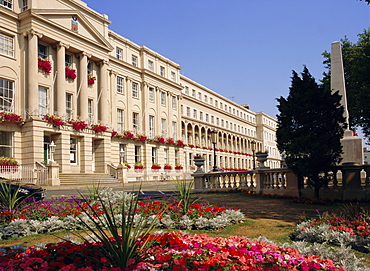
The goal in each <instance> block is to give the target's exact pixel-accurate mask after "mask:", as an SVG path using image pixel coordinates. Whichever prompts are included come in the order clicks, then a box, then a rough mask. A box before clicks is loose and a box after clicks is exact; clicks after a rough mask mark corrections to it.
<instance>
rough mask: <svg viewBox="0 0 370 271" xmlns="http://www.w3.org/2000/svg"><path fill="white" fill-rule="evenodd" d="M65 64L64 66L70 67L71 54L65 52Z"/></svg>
mask: <svg viewBox="0 0 370 271" xmlns="http://www.w3.org/2000/svg"><path fill="white" fill-rule="evenodd" d="M65 65H66V67H72V56H71V55H68V54H66V55H65Z"/></svg>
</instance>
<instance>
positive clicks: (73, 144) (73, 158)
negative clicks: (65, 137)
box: [69, 137, 78, 165]
mask: <svg viewBox="0 0 370 271" xmlns="http://www.w3.org/2000/svg"><path fill="white" fill-rule="evenodd" d="M77 143H78V140H77V138H74V137H71V138H70V140H69V162H70V163H71V164H72V165H77V158H78V157H77V154H78V152H77Z"/></svg>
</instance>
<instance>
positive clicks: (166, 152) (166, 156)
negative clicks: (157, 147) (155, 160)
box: [164, 149, 169, 164]
mask: <svg viewBox="0 0 370 271" xmlns="http://www.w3.org/2000/svg"><path fill="white" fill-rule="evenodd" d="M168 152H169V150H168V149H164V163H165V164H169V160H168Z"/></svg>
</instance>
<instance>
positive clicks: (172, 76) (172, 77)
mask: <svg viewBox="0 0 370 271" xmlns="http://www.w3.org/2000/svg"><path fill="white" fill-rule="evenodd" d="M171 80H172V81H175V73H174V72H171Z"/></svg>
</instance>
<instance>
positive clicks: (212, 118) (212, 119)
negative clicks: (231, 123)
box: [211, 116, 215, 124]
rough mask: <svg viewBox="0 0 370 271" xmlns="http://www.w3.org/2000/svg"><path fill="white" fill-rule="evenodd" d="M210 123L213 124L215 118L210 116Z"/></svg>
mask: <svg viewBox="0 0 370 271" xmlns="http://www.w3.org/2000/svg"><path fill="white" fill-rule="evenodd" d="M211 123H212V124H214V123H215V117H214V116H211Z"/></svg>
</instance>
